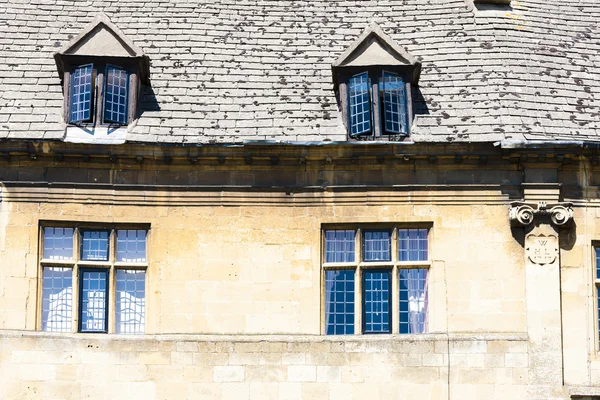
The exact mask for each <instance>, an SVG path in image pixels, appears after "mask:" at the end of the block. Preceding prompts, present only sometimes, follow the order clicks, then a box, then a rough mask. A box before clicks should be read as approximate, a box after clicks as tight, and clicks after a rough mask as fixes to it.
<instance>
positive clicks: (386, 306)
mask: <svg viewBox="0 0 600 400" xmlns="http://www.w3.org/2000/svg"><path fill="white" fill-rule="evenodd" d="M391 294H392V286H391V272H390V271H364V272H363V331H364V333H389V332H391V329H390V328H391V308H392V307H391V297H392V296H391Z"/></svg>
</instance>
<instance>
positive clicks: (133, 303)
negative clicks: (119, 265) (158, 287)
mask: <svg viewBox="0 0 600 400" xmlns="http://www.w3.org/2000/svg"><path fill="white" fill-rule="evenodd" d="M145 319H146V271H138V270H120V269H119V270H117V312H116V328H117V329H116V330H117V333H122V334H143V333H144V325H145Z"/></svg>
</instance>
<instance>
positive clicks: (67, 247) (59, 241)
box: [43, 227, 73, 260]
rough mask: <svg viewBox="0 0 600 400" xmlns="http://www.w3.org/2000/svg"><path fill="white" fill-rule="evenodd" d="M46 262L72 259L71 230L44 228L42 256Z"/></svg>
mask: <svg viewBox="0 0 600 400" xmlns="http://www.w3.org/2000/svg"><path fill="white" fill-rule="evenodd" d="M43 258H45V259H47V260H72V259H73V228H52V227H45V228H44V255H43Z"/></svg>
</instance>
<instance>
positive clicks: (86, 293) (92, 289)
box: [79, 268, 108, 332]
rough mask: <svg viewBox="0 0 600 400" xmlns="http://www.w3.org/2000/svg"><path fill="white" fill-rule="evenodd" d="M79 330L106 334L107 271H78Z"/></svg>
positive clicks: (98, 269)
mask: <svg viewBox="0 0 600 400" xmlns="http://www.w3.org/2000/svg"><path fill="white" fill-rule="evenodd" d="M79 273H80V275H79V277H80V281H79V288H80V301H79V330H80V331H81V332H107V326H108V269H100V268H96V269H83V268H81V269H80V270H79Z"/></svg>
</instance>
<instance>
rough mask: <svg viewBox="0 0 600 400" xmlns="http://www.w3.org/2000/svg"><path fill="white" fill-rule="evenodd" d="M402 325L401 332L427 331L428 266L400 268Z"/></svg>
mask: <svg viewBox="0 0 600 400" xmlns="http://www.w3.org/2000/svg"><path fill="white" fill-rule="evenodd" d="M399 273H400V277H399V278H400V279H399V290H400V296H399V298H400V327H399V333H425V332H427V306H428V302H427V294H428V287H427V273H428V270H427V269H426V268H419V269H400V271H399Z"/></svg>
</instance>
